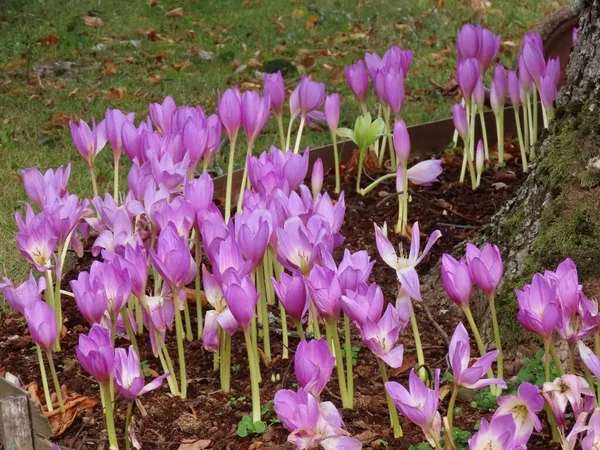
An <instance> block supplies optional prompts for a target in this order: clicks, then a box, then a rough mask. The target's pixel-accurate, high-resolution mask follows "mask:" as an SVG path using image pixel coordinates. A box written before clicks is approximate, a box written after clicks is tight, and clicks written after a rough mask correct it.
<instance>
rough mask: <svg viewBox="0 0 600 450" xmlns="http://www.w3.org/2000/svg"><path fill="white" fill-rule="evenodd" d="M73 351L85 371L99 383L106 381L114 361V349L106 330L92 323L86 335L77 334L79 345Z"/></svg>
mask: <svg viewBox="0 0 600 450" xmlns="http://www.w3.org/2000/svg"><path fill="white" fill-rule="evenodd" d="M75 352H76V353H77V359H78V360H79V362H80V363H81V365H82V367H83V368H84V369H85V370H86V372H88V373H89V374H90V375H91V376H93V377H94V378H95V379H96V380H97V381H98V382H99V383H107V382H108V380H109V379H110V375H111V373H112V370H113V367H114V361H115V349H114V348H113V344H112V343H111V340H110V333H109V332H108V330H106V329H104V328H102V327H101V326H100V325H98V324H93V325H92V327H91V328H90V331H89V332H88V334H87V335H85V334H80V335H79V345H78V346H77V347H76V348H75Z"/></svg>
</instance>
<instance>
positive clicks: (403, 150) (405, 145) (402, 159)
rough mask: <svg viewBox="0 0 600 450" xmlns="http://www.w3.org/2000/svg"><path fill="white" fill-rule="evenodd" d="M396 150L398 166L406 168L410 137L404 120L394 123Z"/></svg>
mask: <svg viewBox="0 0 600 450" xmlns="http://www.w3.org/2000/svg"><path fill="white" fill-rule="evenodd" d="M453 112H454V109H453ZM461 136H462V135H461ZM394 150H395V151H396V156H397V157H398V164H401V165H403V166H406V164H407V163H408V157H409V156H410V136H409V135H408V129H407V128H406V124H405V123H404V120H397V121H396V122H395V123H394Z"/></svg>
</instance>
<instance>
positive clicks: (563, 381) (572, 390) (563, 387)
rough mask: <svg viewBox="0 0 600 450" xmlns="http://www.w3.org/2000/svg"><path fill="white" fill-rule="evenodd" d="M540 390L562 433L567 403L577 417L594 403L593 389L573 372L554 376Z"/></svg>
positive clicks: (588, 409)
mask: <svg viewBox="0 0 600 450" xmlns="http://www.w3.org/2000/svg"><path fill="white" fill-rule="evenodd" d="M594 356H595V355H594ZM542 392H543V396H544V398H545V399H546V400H547V401H548V404H549V405H550V407H551V409H552V414H553V415H554V418H555V419H556V422H557V423H558V425H559V426H560V427H561V429H562V431H563V433H564V430H565V425H566V424H565V412H566V409H567V406H568V405H569V404H570V405H571V408H572V410H573V415H574V416H575V418H579V416H580V415H581V414H582V413H585V412H588V411H590V410H591V409H592V408H593V407H594V404H595V395H594V391H592V389H591V388H590V385H589V384H588V382H587V381H586V380H585V378H583V377H580V376H577V375H575V374H570V373H568V374H565V375H563V376H562V377H559V378H556V379H555V380H554V381H553V382H549V381H547V382H545V383H544V386H543V388H542Z"/></svg>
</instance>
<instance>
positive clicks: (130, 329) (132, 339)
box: [121, 306, 140, 356]
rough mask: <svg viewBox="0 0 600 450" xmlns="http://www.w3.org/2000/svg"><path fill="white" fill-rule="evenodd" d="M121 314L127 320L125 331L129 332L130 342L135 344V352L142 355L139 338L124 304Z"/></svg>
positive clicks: (124, 320)
mask: <svg viewBox="0 0 600 450" xmlns="http://www.w3.org/2000/svg"><path fill="white" fill-rule="evenodd" d="M121 316H123V322H125V331H126V332H127V336H128V337H129V342H131V345H133V349H134V350H135V353H136V354H137V355H138V356H140V349H139V347H138V343H137V339H136V337H135V332H134V331H133V327H132V326H131V322H130V321H129V314H128V313H127V308H126V307H125V306H123V309H121Z"/></svg>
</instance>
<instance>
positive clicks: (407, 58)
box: [382, 45, 412, 78]
mask: <svg viewBox="0 0 600 450" xmlns="http://www.w3.org/2000/svg"><path fill="white" fill-rule="evenodd" d="M411 61H412V52H411V51H410V50H402V49H401V48H400V47H398V46H397V45H393V46H392V47H390V48H389V49H388V50H387V51H386V52H385V53H384V54H383V58H382V63H383V65H384V66H386V67H392V68H394V69H396V70H399V71H400V72H402V75H403V76H404V77H405V78H406V74H407V73H408V68H409V67H410V63H411Z"/></svg>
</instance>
